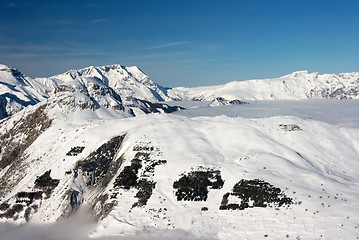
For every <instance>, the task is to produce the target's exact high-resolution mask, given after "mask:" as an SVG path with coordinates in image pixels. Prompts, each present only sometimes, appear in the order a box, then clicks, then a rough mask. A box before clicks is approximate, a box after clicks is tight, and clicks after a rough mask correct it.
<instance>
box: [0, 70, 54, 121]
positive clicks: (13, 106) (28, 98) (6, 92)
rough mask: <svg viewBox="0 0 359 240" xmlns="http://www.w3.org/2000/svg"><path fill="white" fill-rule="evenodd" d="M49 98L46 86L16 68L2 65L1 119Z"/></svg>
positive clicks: (0, 88) (0, 90)
mask: <svg viewBox="0 0 359 240" xmlns="http://www.w3.org/2000/svg"><path fill="white" fill-rule="evenodd" d="M47 97H48V94H47V92H46V88H45V86H42V85H41V84H40V83H38V82H36V81H34V80H33V79H31V78H29V77H27V76H25V75H24V74H22V73H21V72H20V71H18V70H17V69H15V68H12V67H9V66H6V65H3V64H0V119H2V118H5V117H7V116H10V115H13V114H14V113H16V112H18V111H20V110H21V109H23V108H24V107H26V106H29V105H34V104H36V103H38V102H40V101H42V100H44V99H46V98H47Z"/></svg>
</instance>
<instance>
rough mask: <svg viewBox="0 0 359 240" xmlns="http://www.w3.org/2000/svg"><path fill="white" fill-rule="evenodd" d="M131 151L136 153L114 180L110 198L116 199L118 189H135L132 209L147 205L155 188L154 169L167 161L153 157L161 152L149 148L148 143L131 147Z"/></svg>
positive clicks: (151, 147)
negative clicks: (135, 200) (134, 200)
mask: <svg viewBox="0 0 359 240" xmlns="http://www.w3.org/2000/svg"><path fill="white" fill-rule="evenodd" d="M133 151H134V152H136V154H135V157H134V158H133V159H132V160H131V165H129V166H126V167H124V168H123V170H122V171H121V173H120V174H119V175H118V177H117V178H116V180H115V182H114V191H113V193H112V195H111V198H112V199H116V198H117V195H118V193H119V190H120V189H123V190H129V189H131V188H135V189H137V190H138V191H137V193H136V195H135V197H136V198H138V201H137V202H135V203H134V204H133V205H132V207H141V206H144V205H146V204H147V201H148V199H150V197H151V196H152V191H153V189H154V188H155V187H156V182H155V181H154V180H153V176H154V173H155V167H156V166H159V165H164V164H166V163H167V161H166V160H162V159H157V158H156V157H155V156H158V155H161V152H160V150H159V149H157V148H155V147H153V146H150V143H146V142H141V143H139V144H137V145H135V146H134V147H133Z"/></svg>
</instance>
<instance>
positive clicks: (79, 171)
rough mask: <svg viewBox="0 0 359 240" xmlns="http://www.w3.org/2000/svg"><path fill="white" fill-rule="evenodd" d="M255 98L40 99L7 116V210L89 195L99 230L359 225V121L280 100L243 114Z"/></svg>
mask: <svg viewBox="0 0 359 240" xmlns="http://www.w3.org/2000/svg"><path fill="white" fill-rule="evenodd" d="M352 101H354V100H352ZM341 103H342V104H343V106H346V105H345V102H344V101H341ZM255 104H256V103H250V104H245V105H233V106H230V107H231V108H232V109H231V112H232V113H233V114H231V112H230V111H229V110H228V107H229V106H216V107H207V110H206V111H213V114H212V115H211V116H200V115H202V114H201V113H202V110H201V108H197V110H198V114H197V116H195V113H194V111H196V108H193V109H191V110H188V113H190V117H188V116H187V115H186V112H187V110H184V111H182V112H181V114H182V115H183V116H179V115H173V114H150V115H142V116H138V117H136V118H123V119H119V118H118V117H113V116H110V115H106V116H101V114H100V113H99V110H95V111H90V110H86V109H85V110H80V111H76V112H72V113H66V114H58V112H59V111H58V110H56V109H54V108H50V110H48V108H49V107H50V106H48V105H41V106H40V105H39V106H36V107H31V108H29V109H27V110H26V112H25V111H24V112H20V113H18V114H16V115H14V116H13V117H12V118H10V119H7V120H6V121H2V122H1V124H0V126H1V129H0V133H1V140H2V141H1V142H2V143H3V144H4V143H5V144H4V145H2V152H1V160H0V163H1V165H0V169H1V170H0V179H1V180H0V181H1V182H0V183H1V184H0V186H1V189H0V197H1V198H0V219H1V221H12V222H16V223H23V222H26V221H29V222H30V223H42V222H53V221H56V220H58V219H61V218H64V217H66V216H69V215H72V214H73V213H74V212H76V211H78V209H79V208H81V207H82V206H85V205H87V206H89V207H90V209H92V213H93V214H94V215H95V217H96V219H97V221H98V224H97V226H96V228H95V229H93V231H92V233H91V235H92V236H94V237H100V236H117V235H128V234H134V233H136V232H137V231H154V230H173V229H180V230H183V231H184V232H189V233H191V236H192V235H193V236H194V237H198V238H203V239H287V238H288V239H356V238H357V237H359V229H358V228H359V225H358V222H359V217H358V215H357V212H358V210H359V203H358V201H357V200H358V198H359V177H358V174H357V172H358V171H359V159H358V156H359V129H358V127H359V126H358V125H355V124H352V127H341V126H338V125H335V124H328V123H325V122H321V121H317V120H312V119H309V118H308V117H310V116H306V117H305V118H301V117H291V116H283V115H281V114H278V112H277V111H275V110H273V111H272V113H271V114H270V116H271V117H264V118H263V117H259V118H258V116H256V118H252V117H251V116H247V117H246V118H243V117H233V116H234V115H235V114H236V113H237V112H239V111H242V110H243V108H251V107H253V106H255ZM272 104H273V106H275V104H276V102H275V101H273V102H272ZM309 104H310V105H312V103H309ZM318 107H319V105H318ZM331 107H338V105H336V106H335V105H334V106H333V105H332V104H327V105H325V104H324V106H323V108H322V110H323V114H324V115H325V111H324V110H327V109H328V108H331ZM350 107H351V109H347V110H348V112H355V111H354V110H355V109H356V105H355V104H353V105H349V107H348V108H350ZM223 108H226V109H227V114H226V115H223V111H221V109H223ZM269 109H270V108H269ZM272 109H275V108H272ZM303 109H306V106H305V105H303ZM299 110H300V109H299ZM216 112H217V114H216ZM299 112H300V111H299ZM54 114H58V115H54ZM232 115H233V116H232ZM54 116H56V118H54ZM338 118H341V119H342V121H345V120H346V119H345V118H346V116H338ZM351 118H352V119H353V118H356V119H353V123H355V122H357V123H358V121H356V120H358V115H352V116H351ZM20 119H26V120H27V121H23V122H22V123H19V122H18V121H19V120H20ZM318 120H320V118H319V119H318ZM338 121H340V119H338ZM34 126H35V127H34ZM28 136H30V137H28ZM31 136H37V137H36V138H34V137H31ZM33 139H35V140H34V141H33V142H32V143H31V144H25V145H21V146H20V147H21V149H19V150H16V147H17V146H19V145H17V144H15V143H17V142H21V143H26V142H30V140H33ZM11 149H13V150H11ZM14 149H15V150H14ZM13 152H17V153H18V155H17V157H16V159H14V160H12V161H9V160H8V161H5V160H6V159H9V158H8V157H5V158H4V156H9V153H13ZM10 155H11V154H10ZM4 159H5V160H4Z"/></svg>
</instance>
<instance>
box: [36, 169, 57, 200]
mask: <svg viewBox="0 0 359 240" xmlns="http://www.w3.org/2000/svg"><path fill="white" fill-rule="evenodd" d="M50 173H51V170H48V171H46V172H45V173H44V174H43V175H41V176H40V177H38V178H37V179H36V180H35V187H36V188H38V189H41V190H43V191H44V192H45V193H46V195H47V197H50V195H51V193H52V191H53V190H54V189H55V188H56V187H57V185H58V184H59V182H60V180H59V179H52V178H51V177H50Z"/></svg>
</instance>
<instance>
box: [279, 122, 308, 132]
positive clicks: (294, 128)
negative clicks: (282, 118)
mask: <svg viewBox="0 0 359 240" xmlns="http://www.w3.org/2000/svg"><path fill="white" fill-rule="evenodd" d="M279 127H280V128H281V129H283V130H284V131H288V132H293V131H302V130H303V129H301V128H300V127H299V126H298V125H296V124H279Z"/></svg>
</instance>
